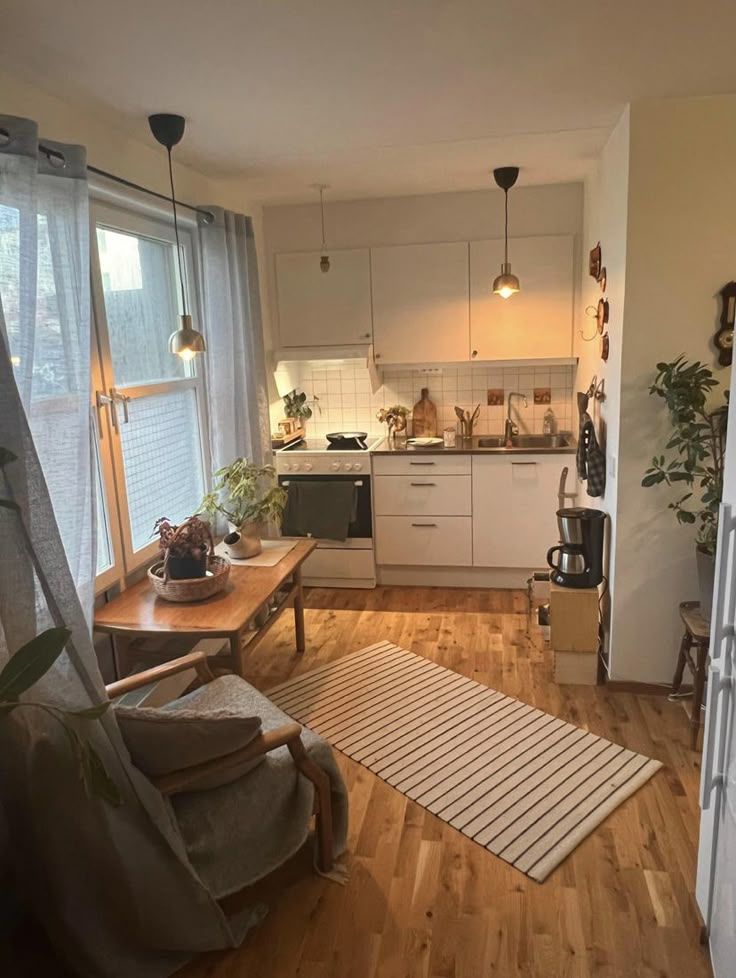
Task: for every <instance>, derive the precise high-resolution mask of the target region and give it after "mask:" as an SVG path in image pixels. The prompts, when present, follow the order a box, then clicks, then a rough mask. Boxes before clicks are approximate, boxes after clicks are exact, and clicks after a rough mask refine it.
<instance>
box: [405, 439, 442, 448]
mask: <svg viewBox="0 0 736 978" xmlns="http://www.w3.org/2000/svg"><path fill="white" fill-rule="evenodd" d="M407 444H409V445H419V446H420V447H427V446H429V445H441V444H442V439H441V438H408V439H407Z"/></svg>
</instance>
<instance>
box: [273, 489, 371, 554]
mask: <svg viewBox="0 0 736 978" xmlns="http://www.w3.org/2000/svg"><path fill="white" fill-rule="evenodd" d="M278 481H279V485H280V486H283V488H284V489H286V490H287V492H288V489H289V486H290V485H291V484H292V483H294V482H353V483H355V493H356V506H355V519H354V520H353V522H352V523H350V525H349V526H348V536H347V540H344V541H342V540H320V541H319V543H318V544H317V545H318V546H319V547H323V548H325V547H338V548H343V549H354V550H369V549H372V547H373V508H372V501H371V477H370V475H367V474H366V475H364V474H362V473H361V474H360V475H357V474H356V475H347V474H345V475H342V474H340V475H337V474H335V475H333V474H332V473H330V474H329V475H327V474H321V473H318V474H315V475H280V476H279V478H278ZM283 532H284V535H285V536H297V535H298V534H295V533H292V532H290V529H289V527H288V526H286V525H284V527H283Z"/></svg>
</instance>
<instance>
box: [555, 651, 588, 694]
mask: <svg viewBox="0 0 736 978" xmlns="http://www.w3.org/2000/svg"><path fill="white" fill-rule="evenodd" d="M555 682H556V683H559V684H560V685H561V686H566V685H570V686H597V685H598V652H597V651H596V652H558V651H557V650H555Z"/></svg>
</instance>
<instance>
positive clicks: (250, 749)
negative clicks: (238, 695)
mask: <svg viewBox="0 0 736 978" xmlns="http://www.w3.org/2000/svg"><path fill="white" fill-rule="evenodd" d="M188 669H194V671H195V672H196V675H197V679H198V681H199V684H201V685H205V684H207V683H209V682H211V681H212V680H213V679H214V678H215V676H214V675H213V673H212V672H211V670H210V668H209V666H208V663H207V656H206V655H205V654H204V653H203V652H191V653H189V654H188V655H184V656H181V657H180V658H178V659H174V660H172V661H170V662H165V663H163V664H162V665H159V666H154V667H153V668H151V669H146V670H145V671H143V672H139V673H136V674H135V675H132V676H128V677H126V678H125V679H121V680H119V681H118V682H114V683H111V684H110V685H108V686H107V687H106V689H107V694H108V696H109V697H110V699H111V700H112V699H114V698H116V697H118V696H122V695H123V694H125V693H129V692H131V691H132V690H135V689H140V688H141V687H143V686H147V685H149V684H150V683H154V682H158V681H160V680H162V679H166V678H168V677H170V676H174V675H176V674H178V673H181V672H184V671H185V670H188ZM241 682H245V680H241ZM301 734H302V728H301V726H300V725H299V724H298V723H289V724H285V725H284V726H282V727H279V728H277V729H273V730H266V731H264V732H263V733H261V734H259V735H258V736H256V737H255V738H254V739H253V740H252V741H250V743H249V744H248V745H247V746H245V747H243V748H241V749H240V750H236V751H233V752H232V753H230V754H227V755H225V756H223V757H218V758H216V759H214V760H211V761H207V762H206V763H204V764H196V765H193V766H191V767H185V768H182V769H181V770H179V771H174V772H172V773H170V774H166V775H164V776H162V777H158V778H154V777H149V780H150V781H151V782H152V783H153V784H154V786H155V787H156V788H158V790H159V791H160V792H161V793H162V794H163V795H165V796H167V797H171V796H173V795H177V794H181V793H182V792H186V791H187V790H188V789H189V788H191V787H192V786H193V785H195V784H196V783H197V782H198V781H199V780H200V779H201V778H202V776H203V775H209V774H221V773H226V772H227V771H229V770H232V769H233V768H237V767H239V766H240V765H242V764H243V763H245V762H246V761H250V760H254V759H256V758H258V757H261V756H263V755H265V754H268V753H269V752H270V751H273V750H276V749H277V748H279V747H286V748H288V751H289V753H290V755H291V757H292V759H293V761H294V765H295V767H296V768H297V770H298V771H299V772H300V773H301V774H303V775H304V777H305V778H307V780H308V781H310V782H311V783H312V784H313V785H314V816H315V819H316V829H317V842H318V855H317V865H318V867H319V869H320V871H321V872H323V873H328V872H330V871H331V869H332V867H333V831H332V807H331V797H330V794H331V789H330V779H329V776H328V774H327V773H326V772H325V771H323V770H322V769H321V768H320V767H319V766H318V765H317V764H315V763H314V761H313V760H312V759H311V758H310V757H309V756H308V754H307V751H306V749H305V747H304V744H303V742H302V739H301ZM246 777H247V775H246Z"/></svg>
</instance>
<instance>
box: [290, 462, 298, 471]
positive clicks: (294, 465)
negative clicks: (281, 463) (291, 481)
mask: <svg viewBox="0 0 736 978" xmlns="http://www.w3.org/2000/svg"><path fill="white" fill-rule="evenodd" d="M291 471H292V472H298V471H299V463H298V462H294V464H293V465H292V466H291Z"/></svg>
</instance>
